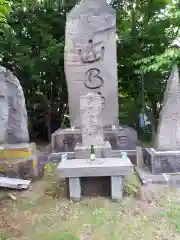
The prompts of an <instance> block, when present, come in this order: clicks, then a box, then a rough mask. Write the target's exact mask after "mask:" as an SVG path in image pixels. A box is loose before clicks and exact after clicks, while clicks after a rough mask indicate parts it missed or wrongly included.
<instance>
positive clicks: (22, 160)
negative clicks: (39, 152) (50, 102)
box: [0, 67, 37, 178]
mask: <svg viewBox="0 0 180 240" xmlns="http://www.w3.org/2000/svg"><path fill="white" fill-rule="evenodd" d="M36 163H37V159H36V147H35V144H31V143H29V132H28V126H27V111H26V105H25V98H24V93H23V89H22V87H21V85H20V82H19V80H18V79H17V77H15V76H14V75H13V74H12V72H10V71H9V70H7V69H5V68H4V67H0V174H5V176H9V177H21V178H27V177H28V176H31V177H34V176H35V175H36V174H37V169H36V166H35V165H36Z"/></svg>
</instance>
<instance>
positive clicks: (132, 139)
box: [52, 126, 137, 164]
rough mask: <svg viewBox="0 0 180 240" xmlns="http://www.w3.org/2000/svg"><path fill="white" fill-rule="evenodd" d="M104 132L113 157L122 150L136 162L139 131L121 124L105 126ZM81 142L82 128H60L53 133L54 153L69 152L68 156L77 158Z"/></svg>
mask: <svg viewBox="0 0 180 240" xmlns="http://www.w3.org/2000/svg"><path fill="white" fill-rule="evenodd" d="M103 132H104V141H108V142H109V143H110V146H111V148H112V156H113V157H119V156H120V154H121V152H122V151H125V152H126V153H127V155H128V157H129V158H130V160H131V162H132V163H133V164H136V143H137V132H136V131H135V130H134V129H132V128H130V127H128V126H120V127H117V128H116V129H112V128H110V127H109V128H104V130H103ZM80 142H82V134H81V129H79V128H78V129H77V128H76V129H74V130H72V129H71V128H67V129H58V130H57V131H56V132H54V133H53V134H52V155H53V154H54V153H67V154H68V158H70V159H72V158H75V147H76V145H77V143H80ZM54 155H55V154H54ZM60 155H61V154H59V161H60ZM57 158H58V156H57ZM57 160H58V159H56V161H57Z"/></svg>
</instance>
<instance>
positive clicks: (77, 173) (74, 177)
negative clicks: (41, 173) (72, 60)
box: [57, 158, 133, 201]
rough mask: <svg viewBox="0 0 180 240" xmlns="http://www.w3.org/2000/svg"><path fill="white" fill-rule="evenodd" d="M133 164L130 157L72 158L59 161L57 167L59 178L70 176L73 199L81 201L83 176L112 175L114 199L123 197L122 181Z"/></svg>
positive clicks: (71, 196) (70, 189)
mask: <svg viewBox="0 0 180 240" xmlns="http://www.w3.org/2000/svg"><path fill="white" fill-rule="evenodd" d="M132 169H133V165H132V163H131V162H130V160H129V159H120V158H97V159H96V160H95V161H91V160H90V159H72V160H71V161H69V160H65V161H62V162H60V163H59V165H58V168H57V175H58V178H69V192H70V198H71V199H72V200H76V201H79V200H80V198H81V184H80V179H81V178H82V177H97V176H98V177H105V176H110V177H111V196H112V200H114V201H118V200H121V199H122V188H123V186H122V182H123V178H124V176H126V175H129V174H130V173H131V172H132Z"/></svg>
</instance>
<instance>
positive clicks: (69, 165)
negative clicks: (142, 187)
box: [57, 158, 133, 178]
mask: <svg viewBox="0 0 180 240" xmlns="http://www.w3.org/2000/svg"><path fill="white" fill-rule="evenodd" d="M132 169H133V165H132V163H131V161H130V160H129V159H126V160H124V159H120V158H97V159H96V161H91V160H90V159H72V160H67V161H63V162H60V163H59V165H58V168H57V174H58V176H59V177H60V178H68V177H75V178H76V177H100V176H102V177H103V176H126V175H128V174H130V173H131V172H132Z"/></svg>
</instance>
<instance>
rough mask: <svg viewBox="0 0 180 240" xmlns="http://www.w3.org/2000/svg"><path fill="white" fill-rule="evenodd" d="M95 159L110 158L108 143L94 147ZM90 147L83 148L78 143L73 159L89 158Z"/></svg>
mask: <svg viewBox="0 0 180 240" xmlns="http://www.w3.org/2000/svg"><path fill="white" fill-rule="evenodd" d="M94 150H95V155H96V158H108V157H112V148H111V145H110V143H109V142H108V141H105V142H104V144H103V145H102V146H96V145H95V146H94ZM90 153H91V147H90V146H89V147H86V146H83V145H82V144H80V143H78V144H77V145H76V147H75V158H80V159H83V158H90Z"/></svg>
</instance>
